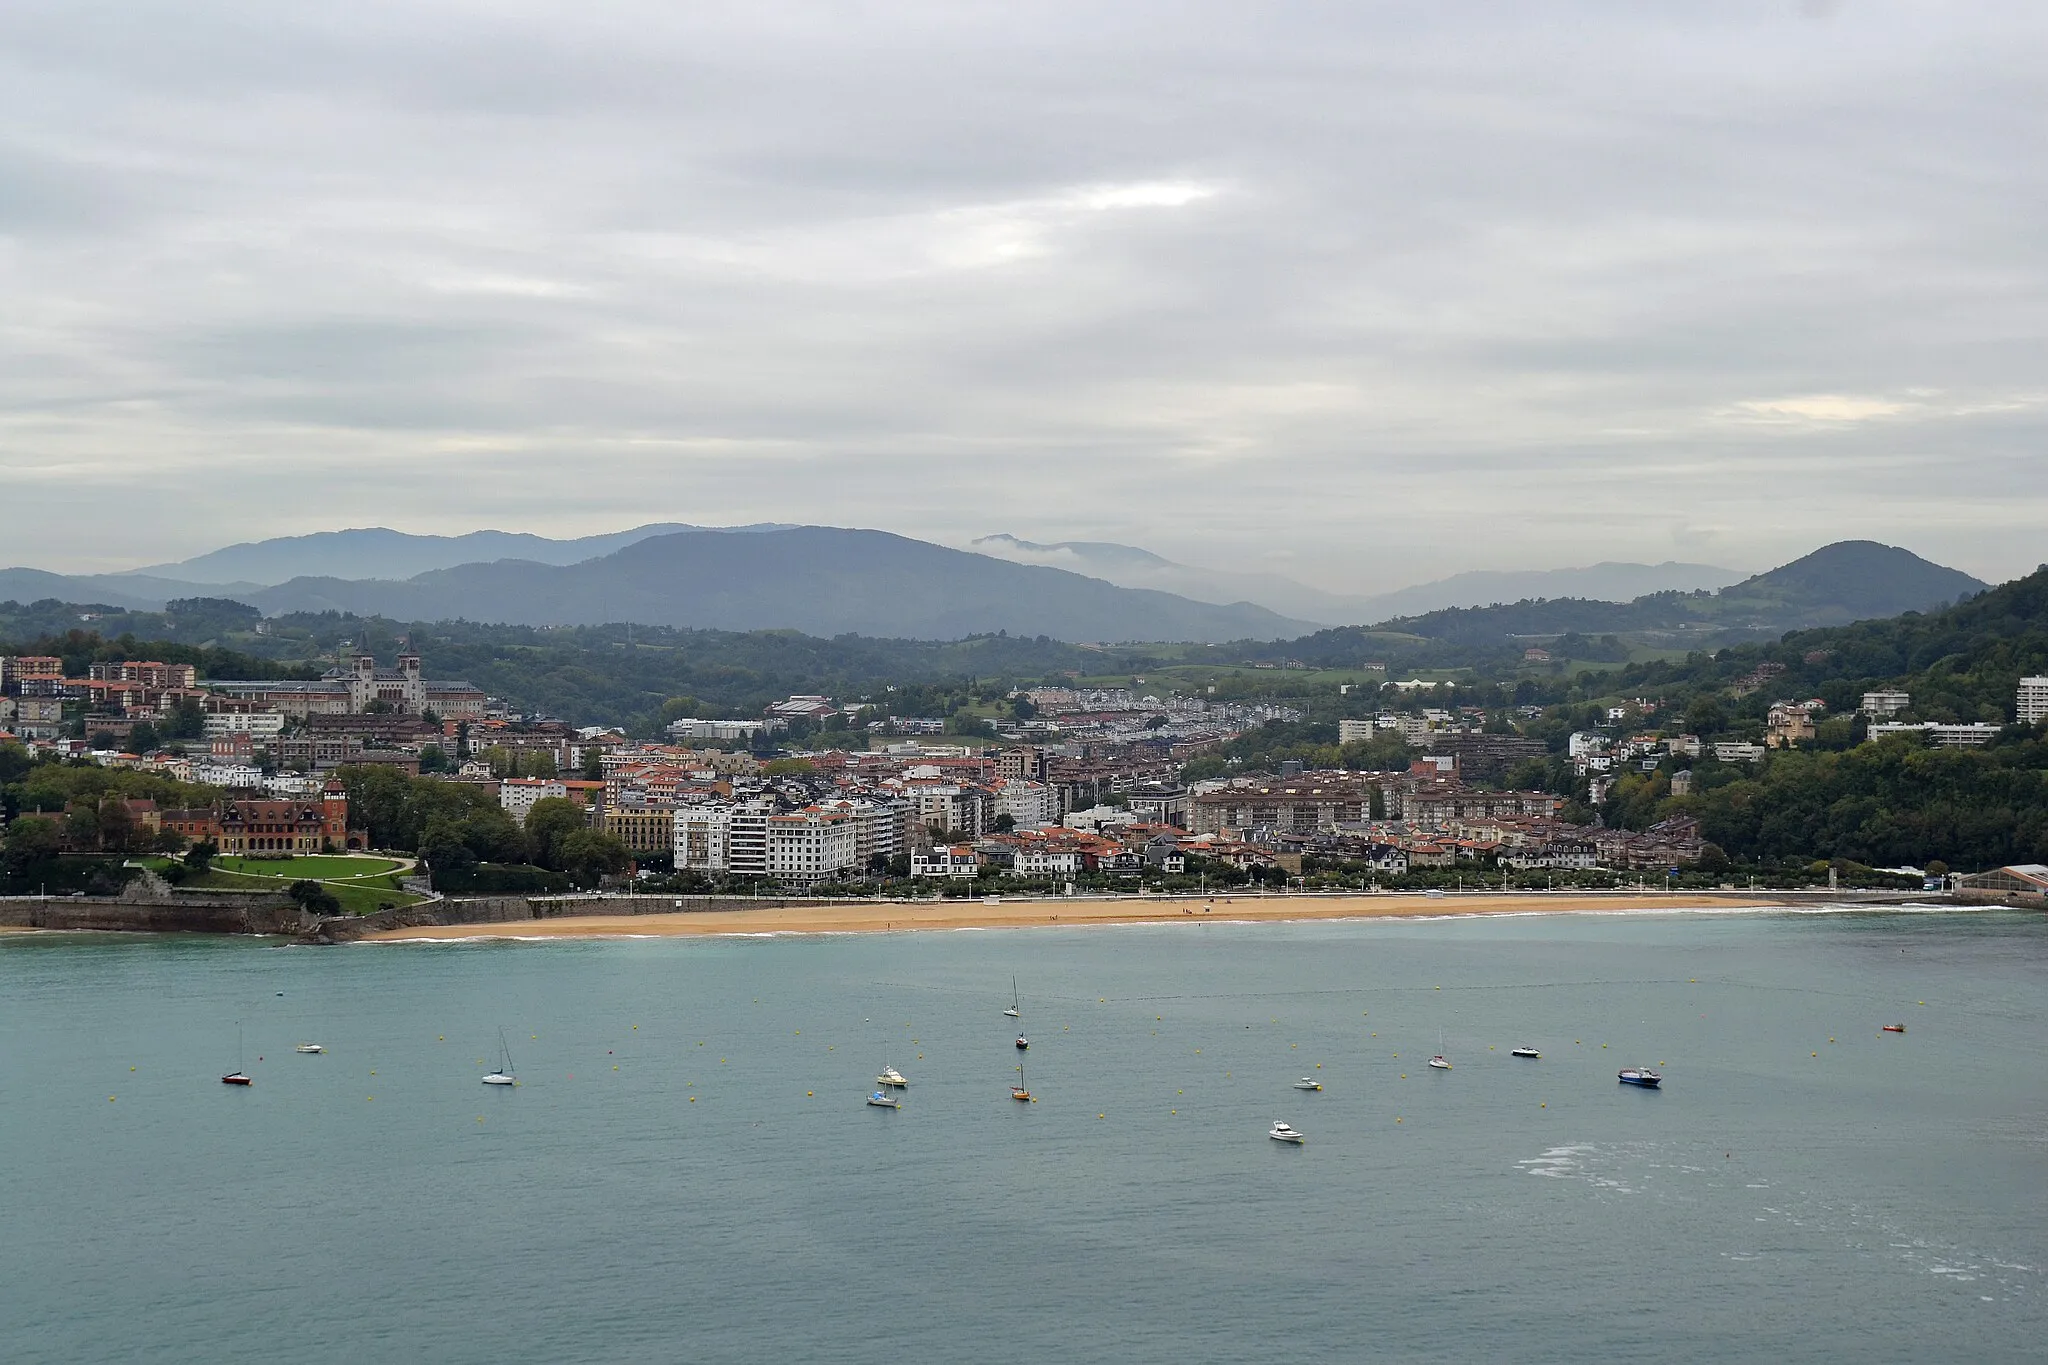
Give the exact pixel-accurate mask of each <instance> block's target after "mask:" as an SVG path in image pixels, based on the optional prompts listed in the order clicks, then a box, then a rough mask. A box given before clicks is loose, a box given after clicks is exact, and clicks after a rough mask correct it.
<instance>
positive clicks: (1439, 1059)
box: [1429, 1029, 1451, 1071]
mask: <svg viewBox="0 0 2048 1365" xmlns="http://www.w3.org/2000/svg"><path fill="white" fill-rule="evenodd" d="M1429 1064H1430V1065H1431V1066H1433V1067H1435V1068H1436V1069H1437V1070H1438V1071H1449V1070H1450V1069H1451V1064H1450V1063H1449V1062H1447V1061H1445V1060H1444V1031H1443V1030H1442V1029H1438V1030H1437V1031H1436V1056H1434V1057H1432V1058H1430V1059H1429Z"/></svg>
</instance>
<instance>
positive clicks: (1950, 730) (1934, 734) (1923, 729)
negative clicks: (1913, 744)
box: [1870, 720, 1999, 749]
mask: <svg viewBox="0 0 2048 1365" xmlns="http://www.w3.org/2000/svg"><path fill="white" fill-rule="evenodd" d="M1998 730H1999V727H1998V726H1996V725H1986V724H1984V723H1982V722H1978V723H1976V724H1971V725H1938V724H1936V723H1935V722H1933V721H1931V720H1929V721H1922V722H1921V723H1920V724H1918V725H1906V724H1904V723H1902V722H1899V721H1880V722H1879V723H1877V724H1875V725H1873V726H1871V727H1870V737H1871V738H1872V739H1883V738H1885V737H1886V736H1888V735H1925V736H1926V737H1927V742H1928V743H1929V744H1932V745H1934V746H1935V747H1936V748H1940V749H1976V748H1980V747H1982V746H1983V745H1986V744H1989V743H1990V742H1991V741H1992V740H1993V739H1994V738H1996V737H1997V735H1998Z"/></svg>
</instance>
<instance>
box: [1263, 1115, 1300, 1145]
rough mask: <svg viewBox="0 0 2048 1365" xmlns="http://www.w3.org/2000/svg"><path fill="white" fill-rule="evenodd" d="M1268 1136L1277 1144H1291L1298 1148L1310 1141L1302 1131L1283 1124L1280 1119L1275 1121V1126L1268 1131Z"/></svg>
mask: <svg viewBox="0 0 2048 1365" xmlns="http://www.w3.org/2000/svg"><path fill="white" fill-rule="evenodd" d="M1266 1136H1267V1137H1269V1138H1271V1139H1273V1141H1275V1142H1291V1143H1293V1144H1294V1145H1295V1146H1297V1147H1299V1146H1300V1145H1301V1144H1302V1143H1303V1142H1305V1141H1307V1140H1308V1139H1307V1135H1306V1134H1304V1133H1303V1132H1302V1131H1301V1130H1300V1129H1298V1128H1295V1127H1293V1126H1291V1125H1289V1124H1287V1123H1283V1122H1282V1121H1281V1120H1279V1119H1274V1120H1273V1126H1272V1127H1271V1128H1268V1129H1267V1130H1266Z"/></svg>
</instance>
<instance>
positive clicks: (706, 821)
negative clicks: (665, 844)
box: [675, 806, 732, 872]
mask: <svg viewBox="0 0 2048 1365" xmlns="http://www.w3.org/2000/svg"><path fill="white" fill-rule="evenodd" d="M731 832H732V810H731V808H730V807H727V806H679V807H677V808H676V849H675V853H676V871H678V872H685V871H689V872H723V871H725V870H726V868H727V866H728V854H727V849H726V841H727V839H728V838H729V836H730V835H731Z"/></svg>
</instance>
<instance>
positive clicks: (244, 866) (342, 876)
mask: <svg viewBox="0 0 2048 1365" xmlns="http://www.w3.org/2000/svg"><path fill="white" fill-rule="evenodd" d="M213 865H214V866H215V867H217V868H220V869H222V870H223V871H227V872H249V873H253V874H255V875H256V876H259V877H285V878H288V879H290V880H292V881H299V880H301V879H303V878H306V877H311V878H313V879H314V880H315V881H323V882H324V881H338V880H349V881H354V880H359V879H361V878H363V877H377V876H382V875H383V874H385V873H388V872H395V871H397V870H398V869H399V868H401V867H404V866H405V864H404V863H402V862H399V861H398V860H397V859H395V858H370V857H350V856H347V855H330V854H317V853H309V854H301V855H299V856H297V857H291V858H237V857H220V858H215V859H214V860H213Z"/></svg>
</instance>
